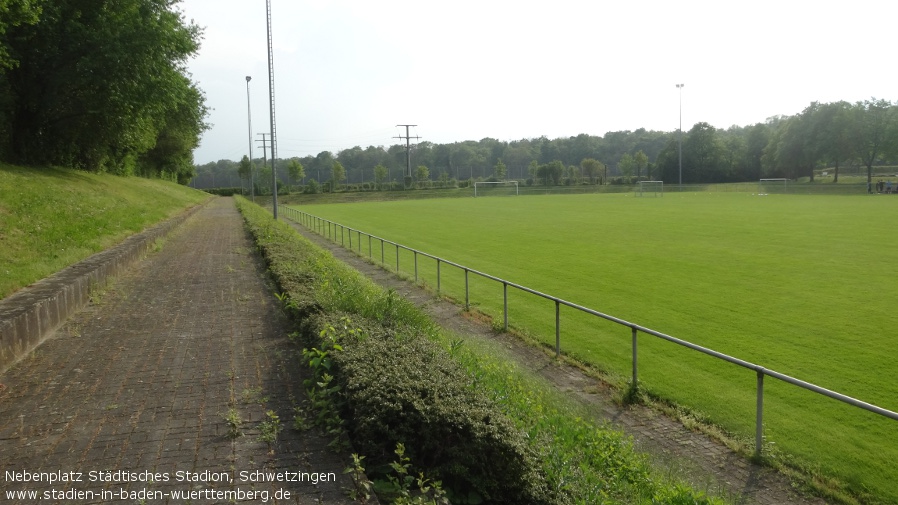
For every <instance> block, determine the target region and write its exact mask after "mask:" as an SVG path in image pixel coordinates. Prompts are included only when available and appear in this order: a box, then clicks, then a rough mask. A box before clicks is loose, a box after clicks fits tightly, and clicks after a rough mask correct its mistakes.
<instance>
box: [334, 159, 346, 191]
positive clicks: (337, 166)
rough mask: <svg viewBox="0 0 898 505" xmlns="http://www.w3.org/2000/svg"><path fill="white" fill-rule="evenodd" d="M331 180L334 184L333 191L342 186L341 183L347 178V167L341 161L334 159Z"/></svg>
mask: <svg viewBox="0 0 898 505" xmlns="http://www.w3.org/2000/svg"><path fill="white" fill-rule="evenodd" d="M331 180H332V181H333V184H334V188H333V191H336V190H337V189H338V188H339V187H340V183H341V182H343V181H344V180H346V169H345V168H343V164H342V163H340V162H339V161H334V164H333V165H331Z"/></svg>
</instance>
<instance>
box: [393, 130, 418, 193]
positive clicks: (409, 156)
mask: <svg viewBox="0 0 898 505" xmlns="http://www.w3.org/2000/svg"><path fill="white" fill-rule="evenodd" d="M396 126H404V127H405V137H403V136H402V135H400V136H398V137H393V138H394V139H405V167H406V169H408V178H409V184H411V179H412V146H411V144H410V141H411V139H415V140H418V139H420V138H421V137H418V136H417V135H416V136H414V137H410V136H409V134H408V129H409V127H411V126H418V125H416V124H398V125H396Z"/></svg>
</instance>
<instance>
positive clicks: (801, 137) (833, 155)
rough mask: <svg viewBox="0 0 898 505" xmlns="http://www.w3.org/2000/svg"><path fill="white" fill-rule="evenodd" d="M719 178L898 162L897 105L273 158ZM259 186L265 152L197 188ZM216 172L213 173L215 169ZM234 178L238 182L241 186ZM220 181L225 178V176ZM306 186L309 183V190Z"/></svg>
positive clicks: (206, 170) (393, 167)
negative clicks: (253, 181) (726, 123)
mask: <svg viewBox="0 0 898 505" xmlns="http://www.w3.org/2000/svg"><path fill="white" fill-rule="evenodd" d="M681 151H682V182H683V183H687V184H694V183H718V182H749V181H757V180H758V179H760V178H765V177H770V178H774V177H776V178H788V179H798V178H803V177H807V178H809V179H810V180H811V181H813V179H814V174H815V170H818V169H820V168H824V167H830V168H831V169H832V170H833V172H834V176H835V177H834V182H838V178H839V174H840V171H843V170H844V169H845V168H846V167H851V168H852V169H853V170H855V171H860V170H863V171H864V172H865V173H866V175H867V179H868V181H870V180H871V179H872V175H873V167H874V166H876V165H887V164H892V163H893V162H894V161H895V160H898V104H893V103H892V102H889V101H887V100H878V99H870V100H865V101H862V102H856V103H848V102H844V101H840V102H834V103H818V102H814V103H811V104H810V105H809V106H808V107H807V108H806V109H804V110H803V111H802V112H801V113H799V114H796V115H793V116H776V117H772V118H768V119H767V120H766V121H765V122H763V123H757V124H754V125H751V126H731V127H730V128H727V129H720V128H715V127H713V126H711V125H710V124H708V123H706V122H699V123H696V124H695V125H694V126H693V127H692V128H691V129H690V130H689V131H684V132H682V135H680V134H679V132H659V131H648V130H645V129H639V130H636V131H629V130H628V131H617V132H608V133H606V134H605V135H604V136H594V135H587V134H580V135H577V136H575V137H566V138H557V139H551V140H550V139H548V138H546V137H539V138H534V139H522V140H516V141H500V140H496V139H493V138H484V139H481V140H479V141H472V140H468V141H464V142H455V143H451V144H435V143H432V142H427V141H424V142H420V143H419V144H417V145H416V146H414V147H413V149H412V151H411V154H410V157H411V161H410V166H411V173H409V170H408V168H407V165H406V149H405V146H403V145H398V144H396V145H392V146H389V147H383V146H368V147H366V148H362V147H360V146H355V147H352V148H349V149H344V150H342V151H339V152H337V153H332V152H330V151H322V152H320V153H318V154H317V155H315V156H311V155H310V156H304V157H300V158H291V159H283V160H282V159H279V160H277V163H276V165H277V170H278V178H279V180H280V181H281V183H282V184H284V185H289V186H296V185H303V186H304V187H306V186H308V185H309V184H311V185H312V190H313V191H318V190H319V188H321V189H327V188H337V187H343V185H350V186H356V187H361V188H370V189H383V188H394V187H407V186H409V185H410V184H413V185H418V186H425V185H426V186H458V185H464V184H466V182H467V181H470V180H488V179H498V180H502V179H516V180H520V181H526V182H527V183H530V184H537V185H563V184H609V183H610V184H615V183H631V182H635V181H636V180H663V181H664V182H666V183H669V184H670V183H678V182H680V177H681V172H680V153H681ZM251 166H255V167H262V168H261V171H259V170H258V169H257V170H256V172H253V173H255V174H257V175H256V177H257V178H258V181H257V184H258V185H259V189H260V191H262V192H266V191H269V190H268V189H267V188H270V187H271V169H270V167H269V163H265V162H264V161H263V160H261V159H260V160H253V163H252V164H250V162H249V160H248V159H247V157H245V156H244V159H243V160H242V162H240V163H237V162H233V161H229V160H220V161H218V162H212V163H207V164H205V165H201V166H199V167H198V177H199V179H198V181H197V182H198V183H199V184H200V186H201V187H211V186H215V185H216V183H215V181H214V179H215V177H216V176H217V177H218V179H219V182H221V181H223V180H226V179H227V180H228V181H229V184H228V185H237V184H240V183H242V182H243V181H247V180H249V179H250V174H251V171H250V167H251ZM216 174H217V175H216ZM235 183H237V184H235ZM219 185H221V184H219ZM306 189H307V188H306Z"/></svg>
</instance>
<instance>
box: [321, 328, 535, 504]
mask: <svg viewBox="0 0 898 505" xmlns="http://www.w3.org/2000/svg"><path fill="white" fill-rule="evenodd" d="M343 336H344V337H343V338H342V339H341V340H339V342H340V345H341V346H342V349H343V352H339V353H336V355H335V356H334V358H333V359H334V364H335V365H336V370H338V372H336V377H337V383H338V385H339V386H340V390H341V391H342V394H343V396H344V400H345V409H346V412H345V416H344V418H345V419H346V420H347V423H348V428H349V433H350V437H351V438H352V440H353V443H354V444H355V447H356V449H358V450H359V451H360V452H361V453H363V454H365V457H366V458H367V459H368V461H369V462H371V463H373V464H374V465H380V466H381V467H384V466H385V465H388V464H389V462H390V461H391V460H392V458H393V452H394V451H393V449H394V448H395V447H396V445H397V444H398V443H403V444H405V446H406V448H407V453H408V455H409V457H410V459H411V461H412V462H414V464H415V465H416V466H417V467H419V468H422V469H424V471H425V473H427V474H428V475H431V476H433V478H435V479H439V480H441V481H442V482H443V486H444V488H446V489H447V490H450V491H451V493H452V494H454V495H456V496H459V495H460V496H463V497H473V496H476V497H477V498H478V499H483V500H486V501H489V502H492V503H533V504H539V503H548V500H547V498H546V496H547V490H546V486H545V477H544V476H541V475H540V473H539V471H538V468H539V464H538V462H537V461H536V458H535V457H534V455H533V454H532V453H531V451H530V449H529V447H528V446H527V444H526V441H525V440H524V438H523V436H522V434H521V433H520V432H518V431H517V430H516V429H515V427H514V425H513V424H512V423H511V422H510V421H509V420H508V418H507V417H506V416H505V415H504V414H502V412H501V411H500V410H499V409H498V408H497V407H496V406H495V405H494V404H493V402H492V401H491V400H489V399H488V398H487V397H486V396H485V395H484V394H482V393H481V392H480V391H479V390H478V389H477V388H475V387H474V386H473V384H472V381H471V378H470V376H468V375H467V374H466V373H465V371H464V370H463V369H462V368H461V367H460V366H459V364H458V363H457V362H456V361H454V360H453V359H452V358H451V357H450V356H449V355H448V353H447V352H446V351H445V350H444V349H443V348H442V347H441V346H440V345H439V344H437V343H435V342H434V341H432V340H430V339H428V338H426V336H424V335H420V334H415V333H414V332H413V330H411V329H406V330H405V332H403V333H399V332H394V331H384V330H383V327H375V328H370V327H369V329H368V330H362V331H352V330H350V331H345V332H344V333H343Z"/></svg>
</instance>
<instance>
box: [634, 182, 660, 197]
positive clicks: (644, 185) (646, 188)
mask: <svg viewBox="0 0 898 505" xmlns="http://www.w3.org/2000/svg"><path fill="white" fill-rule="evenodd" d="M637 194H638V195H639V196H664V182H662V181H639V193H637Z"/></svg>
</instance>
